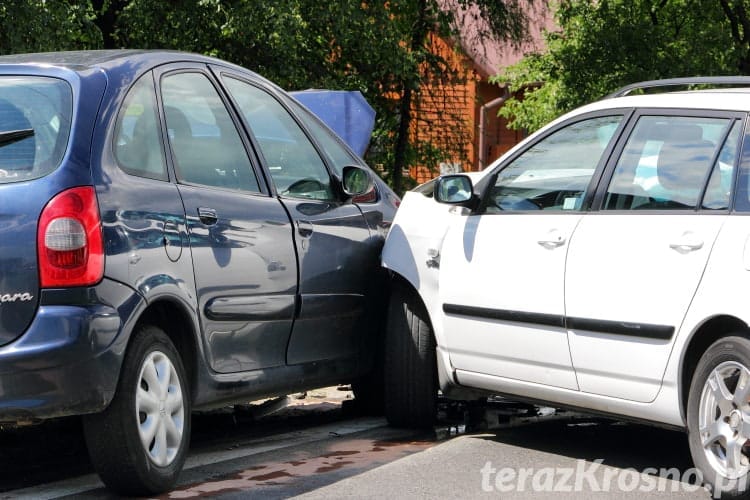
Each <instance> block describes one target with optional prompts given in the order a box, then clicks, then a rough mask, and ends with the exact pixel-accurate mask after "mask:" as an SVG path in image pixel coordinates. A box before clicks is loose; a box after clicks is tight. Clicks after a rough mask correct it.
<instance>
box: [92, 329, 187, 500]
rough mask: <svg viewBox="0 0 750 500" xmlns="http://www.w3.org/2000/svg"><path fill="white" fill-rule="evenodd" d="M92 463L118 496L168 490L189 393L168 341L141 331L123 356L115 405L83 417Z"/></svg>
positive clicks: (182, 441) (180, 449)
mask: <svg viewBox="0 0 750 500" xmlns="http://www.w3.org/2000/svg"><path fill="white" fill-rule="evenodd" d="M83 423H84V435H85V438H86V445H87V447H88V450H89V455H90V457H91V462H92V463H93V465H94V468H95V469H96V471H97V472H98V473H99V476H100V477H101V478H102V481H103V482H104V484H105V485H107V487H109V488H110V489H111V490H113V491H114V492H115V493H117V494H119V495H128V496H143V495H153V494H158V493H161V492H164V491H166V490H168V489H170V488H171V487H172V486H173V485H174V484H175V482H176V481H177V476H178V475H179V473H180V471H181V470H182V466H183V464H184V462H185V457H186V455H187V450H188V446H189V442H190V390H189V387H188V381H187V377H186V376H185V369H184V367H183V366H182V361H181V359H180V356H179V354H178V353H177V350H176V349H175V347H174V345H173V344H172V341H171V340H170V339H169V337H168V336H167V335H166V334H165V333H164V332H163V331H162V330H161V329H160V328H158V327H156V326H152V325H145V326H142V327H140V328H139V329H138V330H137V331H136V332H135V334H134V335H133V338H132V340H131V342H130V345H129V346H128V350H127V352H126V354H125V360H124V362H123V366H122V371H121V373H120V380H119V382H118V385H117V390H116V392H115V396H114V399H113V400H112V402H111V403H110V405H109V407H107V409H106V410H104V411H103V412H101V413H97V414H93V415H87V416H85V417H84V420H83Z"/></svg>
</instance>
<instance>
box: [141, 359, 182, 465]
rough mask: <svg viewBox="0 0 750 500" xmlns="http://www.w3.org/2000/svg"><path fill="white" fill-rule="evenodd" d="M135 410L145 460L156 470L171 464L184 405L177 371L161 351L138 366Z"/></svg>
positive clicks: (180, 430) (180, 437) (179, 438)
mask: <svg viewBox="0 0 750 500" xmlns="http://www.w3.org/2000/svg"><path fill="white" fill-rule="evenodd" d="M135 411H136V418H137V419H138V420H137V421H138V434H139V436H140V438H141V444H142V445H143V448H144V450H146V453H147V454H148V457H149V458H150V459H151V461H152V462H153V463H154V464H156V465H158V466H159V467H165V466H167V465H169V464H171V463H172V461H173V460H174V459H175V457H176V456H177V452H178V451H179V449H180V444H181V443H182V433H183V430H184V425H185V405H184V402H183V399H182V388H181V387H180V378H179V376H178V375H177V370H176V369H175V367H174V365H173V364H172V362H171V361H170V360H169V358H168V357H167V355H166V354H164V353H163V352H160V351H154V352H151V353H149V355H148V357H146V359H145V360H144V361H143V365H141V373H140V375H139V376H138V387H137V388H136V394H135Z"/></svg>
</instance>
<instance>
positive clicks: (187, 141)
mask: <svg viewBox="0 0 750 500" xmlns="http://www.w3.org/2000/svg"><path fill="white" fill-rule="evenodd" d="M396 203H397V198H396V196H395V195H394V194H393V192H392V191H391V190H390V189H388V187H387V186H386V185H385V184H384V183H383V182H382V181H381V180H380V179H378V178H377V176H376V175H375V174H374V173H373V172H372V171H370V169H368V168H367V166H366V165H365V164H364V163H363V162H362V160H361V159H359V158H358V157H357V156H356V155H355V154H353V153H352V151H351V150H350V149H349V148H348V147H347V146H346V145H345V144H344V143H343V142H341V140H340V139H339V138H338V137H337V136H336V135H335V134H333V133H332V132H331V131H330V130H329V129H328V128H327V127H326V126H325V125H324V124H323V123H322V122H321V121H319V120H318V119H317V118H316V117H315V116H313V115H312V114H311V113H310V112H309V111H308V110H307V109H306V108H304V107H303V106H301V105H300V104H299V103H298V102H297V101H295V100H294V99H292V98H291V97H289V96H288V95H287V94H285V93H284V92H283V91H281V90H280V89H279V88H278V87H276V86H274V85H273V84H271V83H269V82H268V81H266V80H264V79H263V78H261V77H259V76H258V75H256V74H254V73H252V72H250V71H247V70H245V69H243V68H240V67H238V66H234V65H232V64H229V63H226V62H224V61H220V60H217V59H212V58H208V57H202V56H198V55H192V54H184V53H179V52H147V51H93V52H68V53H49V54H26V55H17V56H6V57H0V422H12V423H33V422H37V421H41V420H44V419H49V418H54V417H61V416H67V415H83V416H84V418H83V422H84V429H85V436H86V440H87V445H88V447H89V450H90V454H91V457H92V462H93V464H94V466H95V467H96V469H97V471H98V472H99V474H100V475H101V477H102V479H103V480H104V482H105V483H106V484H107V485H108V486H109V487H111V488H112V489H114V490H115V491H116V492H118V493H122V494H149V493H156V492H160V491H163V490H165V489H168V488H169V487H170V486H171V485H172V484H174V481H175V480H176V477H177V475H178V473H179V472H180V469H181V468H182V465H183V462H184V460H185V456H186V453H187V448H188V443H189V436H190V414H191V411H192V410H194V409H200V408H210V407H215V406H221V405H224V404H228V403H233V402H238V401H249V400H253V399H259V398H264V397H270V396H276V395H284V394H288V393H290V392H295V391H302V390H305V389H310V388H315V387H320V386H324V385H327V384H333V383H341V382H353V383H354V384H355V390H357V391H359V395H360V396H366V397H368V398H377V397H378V394H379V384H378V383H377V382H378V381H377V378H376V377H374V376H372V375H368V374H371V373H373V371H372V368H373V367H374V361H375V359H376V358H377V353H378V352H379V351H380V344H379V334H380V332H379V330H380V329H379V326H380V324H381V318H382V316H383V315H382V312H381V308H382V307H383V304H384V300H386V297H384V296H385V292H384V291H383V290H384V287H383V284H384V281H385V277H384V276H383V274H382V272H381V271H380V266H379V255H380V250H381V247H382V245H383V240H384V234H385V232H386V231H387V229H388V227H389V225H390V222H391V220H392V218H393V215H394V212H395V208H396Z"/></svg>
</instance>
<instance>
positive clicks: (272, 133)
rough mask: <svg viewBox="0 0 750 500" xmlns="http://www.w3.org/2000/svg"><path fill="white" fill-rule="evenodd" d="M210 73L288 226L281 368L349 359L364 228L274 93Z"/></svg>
mask: <svg viewBox="0 0 750 500" xmlns="http://www.w3.org/2000/svg"><path fill="white" fill-rule="evenodd" d="M214 71H215V72H216V73H218V74H220V75H221V80H222V82H223V83H224V85H225V87H226V88H227V89H228V92H229V94H230V95H231V96H232V99H233V101H234V103H235V105H236V106H237V109H238V110H239V113H240V114H241V115H242V117H243V120H244V123H245V125H246V127H247V128H248V130H249V131H250V133H251V134H252V136H253V138H254V143H255V146H256V148H257V151H258V153H259V156H260V157H261V158H262V160H263V161H264V162H265V166H266V170H267V172H268V175H269V177H270V178H271V182H272V183H273V185H274V187H275V191H276V194H277V196H278V197H279V200H281V203H282V204H283V205H284V207H285V208H286V209H287V211H288V212H289V215H290V217H291V219H292V221H293V223H294V239H295V243H296V249H297V258H298V263H299V288H298V291H297V293H298V299H297V300H298V305H297V310H298V312H297V316H296V318H295V321H294V327H293V329H292V336H291V339H290V341H289V347H288V349H287V363H288V364H298V363H307V362H314V361H320V360H327V359H337V358H343V357H347V356H351V355H354V354H356V353H357V352H359V351H360V347H361V346H362V345H363V344H362V343H363V341H364V338H363V336H364V332H365V331H366V329H365V328H363V326H364V325H363V324H362V322H363V319H364V318H365V312H366V307H365V295H366V290H367V287H368V279H369V275H370V273H372V272H373V271H374V270H375V269H377V257H376V254H375V253H374V252H373V248H374V247H373V246H372V244H371V243H370V230H369V228H368V224H367V222H366V220H365V218H364V216H363V215H362V212H361V211H360V209H359V208H358V207H357V205H355V204H353V203H351V201H349V200H347V199H346V197H345V196H344V195H343V191H342V190H341V186H340V183H339V181H338V180H337V179H336V178H335V177H333V176H332V175H331V173H330V171H329V169H328V168H327V166H326V163H325V161H324V160H323V157H322V156H321V154H320V153H319V151H318V149H317V147H316V146H315V145H314V144H313V142H312V141H311V140H310V138H309V137H308V135H307V132H306V131H305V130H304V129H303V128H302V127H301V126H300V122H299V120H298V118H297V117H296V116H294V115H293V114H292V113H291V112H290V111H289V109H288V108H287V107H286V106H285V105H284V104H282V102H283V98H282V97H281V96H280V95H278V94H275V92H274V91H273V90H271V89H269V88H267V87H265V86H263V85H262V84H260V83H259V82H253V81H252V80H250V79H248V78H247V77H244V76H243V75H240V74H236V73H233V72H230V71H228V70H225V69H223V68H215V69H214Z"/></svg>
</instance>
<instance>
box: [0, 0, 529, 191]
mask: <svg viewBox="0 0 750 500" xmlns="http://www.w3.org/2000/svg"><path fill="white" fill-rule="evenodd" d="M532 2H533V0H388V1H381V2H367V1H361V0H332V1H320V0H181V1H176V0H79V1H76V0H68V1H60V2H49V1H43V0H25V1H20V0H15V1H12V2H4V3H3V4H2V5H1V6H0V53H13V52H30V51H45V50H62V49H76V48H116V47H122V48H154V49H155V48H165V49H177V50H185V51H190V52H200V53H204V54H209V55H214V56H217V57H220V58H223V59H226V60H229V61H232V62H234V63H237V64H240V65H242V66H245V67H248V68H250V69H253V70H256V71H257V72H259V73H261V74H263V75H264V76H266V77H268V78H270V79H272V80H274V81H275V82H277V83H278V84H279V85H281V86H282V87H284V88H286V89H289V90H292V89H305V88H332V89H345V90H359V91H361V92H362V93H363V94H364V95H365V97H366V98H367V99H368V101H370V103H371V104H372V105H373V107H375V109H376V111H377V117H378V118H377V124H376V130H375V133H374V134H373V141H372V147H371V150H370V152H369V153H368V158H367V159H368V161H369V162H370V163H371V164H382V165H383V166H384V168H385V170H386V177H387V178H388V180H389V181H390V182H391V184H392V185H393V186H394V188H395V189H396V190H397V191H401V190H402V189H403V187H405V186H404V185H403V184H402V182H403V179H402V174H401V172H402V169H403V168H405V167H408V166H411V165H416V164H425V163H427V162H430V161H434V156H435V155H437V156H440V155H444V156H445V157H450V156H455V154H456V152H455V151H437V152H436V151H435V150H434V148H432V147H430V145H429V144H418V143H416V142H414V141H413V140H412V138H411V136H410V129H411V127H413V126H420V127H429V126H430V124H429V123H415V121H414V120H415V117H414V113H413V110H414V109H415V106H416V105H417V103H418V102H419V100H420V98H421V92H422V91H423V89H424V88H425V85H424V83H425V82H436V81H437V82H440V83H441V84H443V85H446V84H447V85H450V84H454V83H459V81H458V80H460V76H459V75H458V74H456V72H454V71H448V69H449V67H448V65H447V62H446V61H445V60H443V59H442V58H441V57H440V56H438V55H435V54H433V53H432V52H431V50H430V49H431V47H430V42H429V40H430V39H429V36H430V35H431V34H438V35H441V36H443V37H453V38H456V37H459V36H461V31H460V30H459V26H458V22H459V20H460V19H461V17H460V16H459V15H458V14H461V13H467V12H468V13H470V15H472V16H475V17H476V18H478V19H481V20H482V21H483V22H482V23H480V26H481V27H482V29H480V30H479V32H478V33H477V35H476V36H477V37H478V38H479V39H480V40H481V38H494V39H500V40H510V41H519V40H521V39H522V38H523V36H524V33H525V26H526V23H525V15H524V12H525V10H524V6H525V5H526V4H528V3H532ZM28 27H31V28H30V29H29V28H28ZM456 45H457V46H458V44H456ZM450 112H451V111H450V110H446V113H450ZM457 126H461V124H458V125H457Z"/></svg>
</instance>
